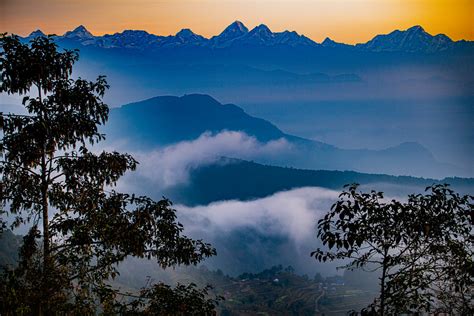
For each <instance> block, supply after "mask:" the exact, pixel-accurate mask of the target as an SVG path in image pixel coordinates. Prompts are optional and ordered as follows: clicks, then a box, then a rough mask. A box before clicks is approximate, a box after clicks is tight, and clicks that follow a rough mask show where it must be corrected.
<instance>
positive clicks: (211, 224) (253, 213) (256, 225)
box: [176, 187, 339, 244]
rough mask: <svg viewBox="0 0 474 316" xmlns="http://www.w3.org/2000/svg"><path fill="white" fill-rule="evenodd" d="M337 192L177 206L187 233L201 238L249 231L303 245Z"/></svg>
mask: <svg viewBox="0 0 474 316" xmlns="http://www.w3.org/2000/svg"><path fill="white" fill-rule="evenodd" d="M338 194H339V192H336V191H333V190H327V189H323V188H317V187H306V188H298V189H293V190H289V191H283V192H278V193H275V194H273V195H271V196H268V197H265V198H261V199H256V200H252V201H238V200H231V201H219V202H214V203H211V204H209V205H205V206H196V207H187V206H184V205H178V206H176V208H177V209H178V214H180V219H182V221H183V224H185V227H186V228H187V230H188V231H190V232H192V233H193V234H195V233H197V232H201V233H202V234H203V235H205V236H209V235H213V234H214V235H220V234H222V233H229V232H231V231H233V230H236V229H241V228H249V227H250V228H253V229H255V231H257V232H258V233H260V234H262V235H268V236H284V237H288V238H289V239H290V240H292V241H293V242H295V244H302V243H305V242H306V241H307V240H308V239H314V232H315V227H316V223H317V220H318V219H319V218H321V217H322V216H323V215H324V214H326V213H327V212H328V211H329V208H330V206H331V205H332V204H333V203H334V202H335V201H336V199H337V197H338Z"/></svg>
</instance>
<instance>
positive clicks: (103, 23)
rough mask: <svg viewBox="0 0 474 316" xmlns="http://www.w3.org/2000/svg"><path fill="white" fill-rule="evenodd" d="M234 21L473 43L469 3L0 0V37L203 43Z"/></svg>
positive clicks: (347, 35)
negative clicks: (414, 29) (81, 33)
mask: <svg viewBox="0 0 474 316" xmlns="http://www.w3.org/2000/svg"><path fill="white" fill-rule="evenodd" d="M235 20H240V21H242V22H243V23H244V24H245V25H246V26H247V27H248V28H249V29H251V28H253V27H254V26H256V25H258V24H261V23H264V24H266V25H268V26H269V27H270V29H272V30H273V31H283V30H285V29H289V30H295V31H297V32H298V33H302V34H305V35H306V36H308V37H310V38H312V39H313V40H315V41H317V42H320V41H322V40H323V39H324V38H325V37H326V36H329V37H331V38H332V39H333V40H336V41H339V42H345V43H359V42H366V41H367V40H369V39H371V38H372V37H373V36H374V35H376V34H383V33H389V32H391V31H393V30H395V29H406V28H409V27H411V26H413V25H422V26H423V27H424V28H425V30H426V31H427V32H429V33H431V34H438V33H444V34H446V35H448V36H449V37H451V38H452V39H454V40H459V39H467V40H474V0H0V32H10V33H16V34H19V35H27V34H29V33H30V32H31V31H33V30H36V29H38V28H39V29H41V30H43V31H44V32H45V33H48V34H49V33H54V34H63V33H64V32H65V31H67V30H71V29H73V28H75V27H76V26H78V25H80V24H83V25H85V26H86V27H87V29H89V31H91V32H92V33H93V34H95V35H101V34H105V33H115V32H120V31H122V30H124V29H142V30H146V31H148V32H150V33H154V34H158V35H170V34H175V33H176V32H177V31H179V30H180V29H182V28H191V29H192V30H193V31H194V32H195V33H198V34H201V35H203V36H206V37H210V36H213V35H217V34H219V33H220V32H221V31H222V30H223V29H224V28H225V27H226V26H227V25H229V24H230V23H232V22H233V21H235Z"/></svg>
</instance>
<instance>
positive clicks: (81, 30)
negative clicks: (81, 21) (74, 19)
mask: <svg viewBox="0 0 474 316" xmlns="http://www.w3.org/2000/svg"><path fill="white" fill-rule="evenodd" d="M63 36H64V37H66V38H78V39H92V38H94V35H92V33H91V32H89V31H88V30H87V29H86V28H85V26H84V25H79V26H78V27H76V28H75V29H74V30H72V31H68V32H66V33H64V35H63Z"/></svg>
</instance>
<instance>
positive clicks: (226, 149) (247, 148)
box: [133, 131, 291, 187]
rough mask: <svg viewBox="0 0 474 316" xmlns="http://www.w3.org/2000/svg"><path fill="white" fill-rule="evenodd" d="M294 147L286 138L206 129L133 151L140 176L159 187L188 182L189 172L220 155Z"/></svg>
mask: <svg viewBox="0 0 474 316" xmlns="http://www.w3.org/2000/svg"><path fill="white" fill-rule="evenodd" d="M290 149H291V144H290V143H289V142H288V141H287V140H286V139H283V138H281V139H278V140H272V141H269V142H266V143H262V142H259V141H258V140H257V139H256V138H255V137H252V136H248V135H247V134H245V133H243V132H235V131H223V132H220V133H218V134H211V133H204V134H202V135H201V136H200V137H199V138H197V139H195V140H192V141H183V142H179V143H177V144H175V145H171V146H168V147H165V148H162V149H158V150H154V151H151V152H137V153H133V156H134V157H135V159H137V160H138V161H139V162H140V164H139V166H138V168H137V173H138V175H139V176H142V177H144V178H146V179H147V180H150V181H152V182H153V183H156V184H157V185H158V186H160V187H170V186H174V185H177V184H182V183H186V182H187V181H188V178H189V172H190V171H191V170H193V169H195V168H197V167H199V166H203V165H206V164H211V163H213V162H216V161H218V159H219V158H220V157H223V156H225V157H232V158H240V159H258V158H261V157H268V156H271V155H277V154H282V153H284V152H288V151H289V150H290Z"/></svg>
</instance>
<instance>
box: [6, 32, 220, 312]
mask: <svg viewBox="0 0 474 316" xmlns="http://www.w3.org/2000/svg"><path fill="white" fill-rule="evenodd" d="M0 44H1V52H0V63H1V74H0V78H1V84H0V89H1V90H0V91H1V92H2V93H8V94H19V95H22V96H24V98H23V102H22V104H23V105H24V106H25V108H26V110H27V113H28V114H26V115H17V114H5V113H0V129H1V131H2V134H3V135H2V136H3V137H2V140H1V143H0V149H1V152H2V156H1V160H0V175H1V182H0V185H1V190H0V193H1V196H0V199H1V209H0V212H1V214H2V217H3V218H9V219H10V220H11V223H10V228H12V229H15V228H18V227H19V226H20V225H27V226H28V227H30V229H29V232H28V234H27V235H26V236H25V238H24V243H23V246H22V248H21V253H20V255H21V260H20V263H19V266H18V268H16V269H15V270H13V271H7V272H4V273H3V274H2V282H0V283H1V285H0V291H1V295H0V313H1V314H2V315H8V314H9V313H11V314H17V313H20V314H21V313H23V314H39V315H51V314H57V313H62V312H72V311H75V313H76V314H95V313H96V312H97V311H98V309H97V304H98V303H99V304H100V305H101V307H100V308H101V309H100V310H102V311H104V312H107V311H110V312H112V311H114V310H118V309H120V310H121V311H122V312H123V311H125V310H126V309H127V306H128V304H129V303H130V304H132V303H133V302H134V304H135V306H136V304H138V303H137V302H140V304H144V303H146V302H152V303H153V304H155V303H156V302H160V301H159V300H156V299H154V298H153V295H152V294H153V293H160V291H158V290H157V289H162V290H161V293H163V291H164V290H163V289H166V290H168V292H166V291H165V292H166V293H169V291H171V294H173V295H175V297H178V298H179V297H182V296H183V293H188V294H189V293H191V294H197V293H201V294H202V293H203V292H202V291H200V290H198V289H196V288H194V287H193V286H189V287H183V286H180V287H178V288H176V290H173V289H170V288H167V287H164V285H161V286H159V285H157V286H154V287H153V289H154V291H152V290H148V291H143V293H142V294H144V295H145V294H146V300H145V301H143V300H142V299H141V298H140V299H139V300H138V301H137V300H135V301H125V302H126V303H124V304H119V302H118V300H117V297H118V295H119V292H118V290H116V289H114V288H113V287H111V286H110V283H109V282H108V281H110V280H111V279H113V278H115V276H116V275H117V264H118V263H120V262H122V261H123V260H125V259H126V258H127V257H129V256H133V257H140V258H148V259H152V258H153V259H155V260H157V262H158V264H159V265H160V266H162V267H170V266H174V265H179V264H185V265H189V264H197V263H198V262H200V261H201V260H202V259H203V258H205V257H209V256H212V255H214V254H215V250H214V249H213V248H212V247H211V246H210V245H209V244H207V243H204V242H203V241H202V240H193V239H190V238H188V237H186V236H184V235H183V227H182V225H181V224H180V223H178V222H177V221H176V214H175V210H173V209H172V208H171V202H170V201H168V200H166V199H164V200H161V201H158V202H156V201H153V200H152V199H150V198H148V197H144V196H135V195H133V194H126V193H120V192H117V191H115V189H114V186H115V184H116V182H117V181H118V180H119V178H120V177H121V176H122V175H123V174H124V173H125V172H126V171H128V170H134V169H135V168H136V165H137V161H135V160H134V159H133V157H132V156H130V155H128V154H121V153H118V152H102V153H99V154H96V153H94V152H91V150H90V147H91V146H92V145H94V144H96V143H97V142H99V141H101V140H103V139H104V135H102V134H101V133H100V132H99V126H100V125H101V124H104V123H105V122H106V121H107V118H108V114H109V108H108V106H107V105H106V104H105V103H104V102H103V100H102V98H103V96H104V93H105V91H106V89H107V88H108V85H107V82H106V80H105V77H103V76H100V77H98V78H97V80H96V81H87V80H84V79H81V78H79V79H72V78H71V73H72V68H73V65H74V63H75V62H76V61H77V60H78V52H77V51H75V50H65V51H59V49H58V47H57V46H56V44H55V43H54V40H53V38H52V37H37V38H35V39H33V40H32V41H31V42H30V43H29V44H26V43H22V42H21V41H20V39H19V38H18V37H16V36H8V35H6V34H3V35H1V37H0ZM173 291H174V292H173ZM204 291H205V290H204ZM171 294H170V295H171ZM194 296H195V295H194ZM198 298H199V297H198ZM178 301H179V300H175V302H178ZM180 302H181V303H180V304H181V305H180V307H179V308H180V310H181V311H182V313H184V314H185V313H186V311H187V305H186V304H185V302H184V301H180ZM194 302H198V303H202V304H201V305H199V304H194V305H193V306H192V305H189V306H188V307H190V308H192V309H191V310H192V311H196V310H199V306H200V307H202V308H203V310H204V311H211V310H212V307H213V306H214V302H215V301H213V300H208V299H206V298H205V296H202V297H200V299H198V300H197V301H194ZM132 305H133V304H132ZM132 305H130V306H132ZM196 305H197V306H196ZM132 307H133V306H132ZM132 307H131V308H132ZM209 307H211V308H209ZM132 309H133V308H132ZM140 310H141V311H143V310H145V308H141V309H140Z"/></svg>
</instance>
